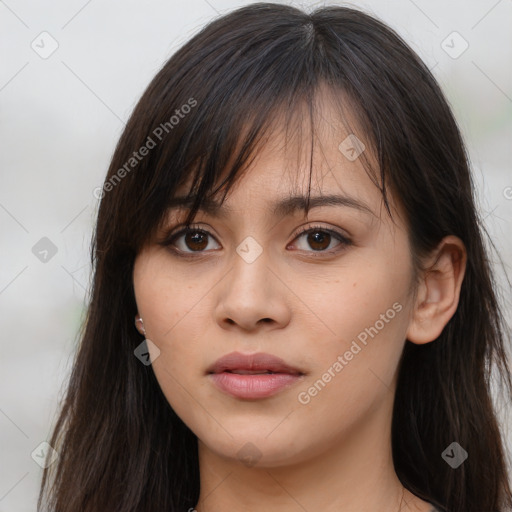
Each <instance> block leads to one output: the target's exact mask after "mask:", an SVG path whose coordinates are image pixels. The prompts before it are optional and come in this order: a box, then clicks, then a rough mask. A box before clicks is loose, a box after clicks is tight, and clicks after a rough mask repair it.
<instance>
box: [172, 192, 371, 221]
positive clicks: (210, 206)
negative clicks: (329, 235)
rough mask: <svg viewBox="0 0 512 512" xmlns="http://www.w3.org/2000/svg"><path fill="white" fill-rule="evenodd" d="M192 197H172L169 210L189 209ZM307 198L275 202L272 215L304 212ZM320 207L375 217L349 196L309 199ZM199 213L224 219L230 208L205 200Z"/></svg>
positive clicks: (312, 203)
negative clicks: (332, 207) (337, 207)
mask: <svg viewBox="0 0 512 512" xmlns="http://www.w3.org/2000/svg"><path fill="white" fill-rule="evenodd" d="M193 202H194V197H191V198H189V197H186V196H178V197H173V198H172V199H171V200H170V201H169V204H168V208H169V210H172V209H175V208H186V209H191V208H192V205H193ZM306 203H307V198H306V197H305V196H291V197H286V198H282V199H279V200H277V201H276V202H274V203H272V205H271V206H272V214H273V215H274V216H276V217H285V216H287V215H291V214H293V213H295V212H297V211H306ZM321 206H344V207H348V208H353V209H356V210H358V211H361V212H363V213H366V214H370V215H372V216H375V213H374V212H373V210H372V209H371V208H370V207H369V206H368V205H366V204H365V203H363V202H361V201H359V200H357V199H355V198H353V197H349V196H342V195H336V194H331V195H324V196H312V197H310V199H309V208H310V209H313V208H318V207H321ZM199 211H202V212H205V213H207V214H208V215H211V216H212V217H218V218H220V217H225V216H226V215H227V214H228V213H230V212H232V211H233V210H232V208H229V207H228V206H225V205H222V204H220V203H219V202H217V201H216V200H215V199H211V198H209V199H205V200H204V202H203V204H202V205H201V206H199Z"/></svg>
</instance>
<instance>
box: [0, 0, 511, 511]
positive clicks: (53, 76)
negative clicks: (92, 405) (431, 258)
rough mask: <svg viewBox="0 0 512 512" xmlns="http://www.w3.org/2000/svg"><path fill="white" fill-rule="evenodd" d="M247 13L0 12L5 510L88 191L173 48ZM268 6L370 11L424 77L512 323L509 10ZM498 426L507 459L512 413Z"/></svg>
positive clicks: (430, 3)
mask: <svg viewBox="0 0 512 512" xmlns="http://www.w3.org/2000/svg"><path fill="white" fill-rule="evenodd" d="M249 3H252V2H249V1H241V0H237V1H235V0H187V2H174V1H173V2H170V1H155V0H153V1H149V2H135V1H132V0H123V1H120V0H112V1H110V2H100V1H97V0H96V1H95V0H88V1H87V0H67V1H64V0H59V1H50V2H36V1H24V2H21V1H18V0H6V1H0V48H1V62H2V65H1V67H0V108H1V111H0V112H1V114H0V145H1V151H0V173H1V186H0V237H1V241H0V251H1V252H0V258H1V263H0V322H1V333H2V337H1V342H0V384H1V385H0V459H1V464H0V512H7V511H9V512H32V511H34V510H35V509H36V508H35V507H36V500H37V495H38V491H39V485H40V479H41V475H42V468H41V467H40V466H39V465H38V463H37V462H36V461H37V460H38V454H39V457H40V456H41V453H43V452H44V450H47V448H46V446H45V445H44V444H41V443H44V442H45V441H46V440H47V439H49V437H50V433H51V430H52V426H53V422H54V421H55V419H56V414H57V408H58V403H59V400H60V399H61V398H62V396H63V393H64V390H65V384H66V381H67V378H68V376H69V371H70V363H71V361H72V357H73V355H74V352H75V350H76V347H77V344H78V337H77V331H78V329H79V326H80V323H81V321H82V320H83V318H84V314H85V307H86V300H87V289H88V286H89V282H90V270H91V269H90V263H89V250H90V248H89V247H90V240H91V235H92V229H93V223H94V219H95V215H96V212H97V206H98V199H97V197H96V196H97V195H98V194H97V193H96V196H95V194H94V190H95V189H96V187H100V186H101V185H102V183H103V180H104V176H105V173H106V171H107V168H108V165H109V161H110V158H111V156H112V153H113V150H114V147H115V144H116V142H117V140H118V138H119V136H120V134H121V132H122V130H123V128H124V124H125V122H126V120H127V119H128V116H129V115H130V113H131V111H132V109H133V107H134V106H135V104H136V102H137V100H138V99H139V97H140V95H141V94H142V92H143V91H144V89H145V87H146V86H147V85H148V83H149V81H150V80H151V79H152V78H153V76H154V75H155V74H156V72H157V71H158V70H159V69H160V67H161V66H162V64H163V63H164V61H165V60H167V59H168V58H169V57H170V56H171V55H172V54H173V53H174V52H175V51H176V49H178V48H179V46H181V45H182V44H183V43H184V42H185V41H187V40H188V39H189V38H190V37H191V36H192V35H193V34H194V33H196V32H197V31H198V30H199V29H200V28H201V27H202V26H203V25H204V24H205V23H207V22H208V21H210V20H211V19H213V18H215V17H216V16H219V15H221V14H224V13H226V12H228V11H230V10H232V9H233V8H236V7H238V6H242V5H247V4H249ZM278 3H286V4H292V5H296V6H299V7H304V8H305V9H307V10H312V9H314V8H315V7H318V6H321V5H331V4H338V5H350V6H353V7H356V8H359V9H362V10H365V11H367V12H369V13H372V14H374V15H377V16H378V17H380V18H381V19H383V20H384V21H385V22H386V23H388V24H389V25H391V26H392V27H393V28H394V29H396V30H397V31H398V33H400V34H401V35H402V36H403V37H404V38H405V40H406V41H407V42H408V43H409V44H410V45H411V46H412V47H413V49H414V50H415V51H416V52H417V53H418V54H419V55H420V56H421V57H422V58H423V60H424V61H425V62H426V63H427V65H428V66H429V67H430V68H431V69H432V71H433V73H434V75H435V76H436V77H437V79H438V81H439V83H440V85H441V86H442V88H443V90H444V91H445V93H446V96H447V98H448V100H449V102H450V104H451V105H452V108H453V110H454V113H455V115H456V117H457V120H458V122H459V125H460V127H461V130H462V132H463V135H464V137H465V140H466V143H467V145H468V149H469V154H470V157H471V162H472V168H473V176H474V182H475V186H476V193H477V200H478V203H479V208H480V211H481V215H482V218H483V219H484V223H485V226H486V228H487V230H488V231H489V234H490V235H491V237H492V240H493V243H494V245H495V247H496V249H497V251H498V253H499V256H500V257H501V260H502V262H500V261H499V257H498V256H497V255H496V254H495V253H492V254H491V256H492V260H493V263H494V264H495V265H496V271H497V273H498V277H499V279H500V283H501V293H502V295H503V299H504V303H503V305H504V308H505V310H506V313H507V319H508V322H509V325H512V314H511V309H512V308H511V290H510V286H509V285H508V284H507V282H506V280H505V276H504V272H503V267H504V268H505V269H506V270H507V272H508V273H509V276H512V274H511V272H510V268H511V262H512V171H511V161H512V73H511V63H512V30H511V27H512V1H511V0H478V1H475V0H471V1H467V0H465V1H462V0H459V1H451V2H446V1H441V0H395V1H386V0H379V1H377V0H367V1H355V2H351V3H346V2H344V3H341V2H329V1H325V2H324V1H317V2H305V1H304V2H292V1H285V2H278ZM502 265H503V266H502ZM502 411H503V412H507V411H506V409H502ZM502 422H503V425H504V428H505V429H506V432H507V441H508V450H509V451H508V453H509V457H510V453H511V452H512V443H511V432H510V431H511V429H510V413H508V416H505V415H503V416H502Z"/></svg>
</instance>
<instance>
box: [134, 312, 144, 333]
mask: <svg viewBox="0 0 512 512" xmlns="http://www.w3.org/2000/svg"><path fill="white" fill-rule="evenodd" d="M137 322H140V328H141V330H142V334H144V337H145V336H146V329H145V328H144V321H143V320H142V317H140V316H139V317H137V318H136V319H135V326H137Z"/></svg>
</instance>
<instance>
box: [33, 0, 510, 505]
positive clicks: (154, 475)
mask: <svg viewBox="0 0 512 512" xmlns="http://www.w3.org/2000/svg"><path fill="white" fill-rule="evenodd" d="M101 196H102V199H101V205H100V209H99V213H98V221H97V227H96V231H95V238H94V244H93V252H92V257H93V263H94V281H93V290H92V296H91V303H90V308H89V314H88V317H87V321H86V323H85V325H84V332H83V336H82V342H81V345H80V348H79V350H78V352H77V356H76V361H75V364H74V368H73V373H72V376H71V380H70V383H69V387H68V392H67V396H66V400H65V402H64V404H63V408H62V411H61V414H60V417H59V419H58V422H57V424H56V426H55V429H54V433H53V436H52V439H51V441H50V444H51V445H52V446H53V447H55V449H56V450H57V451H58V452H59V454H60V457H59V459H58V462H56V463H55V464H54V465H53V466H50V468H49V470H48V471H47V472H45V474H44V476H43V482H42V488H41V495H40V500H39V506H41V505H42V503H43V497H44V491H45V489H46V487H47V486H48V484H49V482H50V481H53V487H52V488H51V489H49V490H48V496H47V503H48V505H49V507H50V508H51V509H52V510H55V511H59V512H60V511H62V512H63V511H74V512H75V511H84V512H85V511H91V512H92V511H93V510H94V511H99V510H101V511H104V510H116V511H123V512H125V511H126V512H127V511H148V512H149V511H156V510H158V511H185V510H189V511H192V510H196V511H198V512H217V511H223V510H251V511H253V512H259V511H261V510H265V511H268V510H272V511H273V510H276V511H277V510H278V511H284V512H288V511H295V510H307V511H313V510H322V511H329V512H330V511H343V512H348V511H350V512H360V511H365V512H367V511H368V512H371V511H377V510H378V511H382V510H386V511H390V512H394V511H399V510H400V511H405V510H407V511H415V512H430V511H432V510H439V511H447V512H477V511H478V512H482V511H486V512H487V511H488V512H491V511H493V512H504V511H505V510H508V508H507V507H510V506H511V505H512V493H511V490H510V486H509V483H508V480H507V469H506V461H505V454H504V450H503V441H502V437H501V433H500V430H499V426H498V422H497V419H496V415H495V411H494V409H493V405H492V402H491V395H490V390H489V372H490V366H489V363H496V368H497V369H498V370H499V371H500V372H501V376H502V379H503V382H504V383H505V385H506V389H507V391H508V392H510V391H511V389H512V383H511V379H510V372H509V366H508V361H507V359H506V354H505V351H504V342H505V339H506V338H505V333H504V329H505V323H504V321H503V316H502V313H501V310H500V306H499V304H498V302H497V298H496V292H495V285H494V281H493V276H492V274H491V270H490V268H489V264H488V259H487V255H486V252H485V249H484V244H483V238H482V234H481V230H480V227H479V222H480V221H479V219H478V217H477V213H476V208H475V204H474V200H473V188H472V182H471V176H470V171H469V168H468V162H467V158H466V155H465V150H464V145H463V141H462V140H461V136H460V133H459V131H458V128H457V125H456V122H455V121H454V119H453V116H452V114H451V112H450V109H449V107H448V105H447V103H446V101H445V99H444V97H443V94H442V92H441V90H440V89H439V87H438V85H437V84H436V81H435V79H434V78H433V76H432V75H431V73H430V72H429V70H428V69H427V68H426V66H425V65H424V64H423V63H422V62H421V61H420V60H419V58H418V57H417V56H416V55H415V54H414V53H413V52H412V50H411V49H410V48H409V47H408V46H407V45H406V44H405V43H404V42H403V41H402V40H401V39H400V38H399V37H398V36H397V35H396V34H395V33H394V32H393V31H392V30H391V29H390V28H388V27H387V26H385V25H384V24H383V23H381V22H380V21H378V20H376V19H375V18H373V17H370V16H368V15H366V14H364V13H362V12H359V11H357V10H354V9H350V8H343V7H329V8H323V9H319V10H317V11H315V12H314V13H312V14H306V13H304V12H302V11H300V10H298V9H296V8H292V7H288V6H282V5H277V4H264V3H259V4H253V5H250V6H247V7H244V8H241V9H238V10H236V11H233V12H231V13H230V14H228V15H226V16H223V17H221V18H219V19H216V20H215V21H213V22H211V23H210V24H209V25H207V26H206V27H205V28H204V29H203V30H202V31H201V32H200V33H199V34H197V35H196V36H194V37H193V38H192V39H191V40H190V41H189V42H188V43H186V44H185V45H184V46H183V47H182V48H181V49H180V50H179V51H178V52H177V53H176V54H175V55H174V56H172V57H171V58H170V59H169V61H168V62H167V63H166V64H165V65H164V67H163V68H162V70H161V71H160V72H159V73H158V74H157V76H156V77H155V78H154V79H153V81H152V82H151V84H150V85H149V87H148V88H147V90H146V91H145V93H144V94H143V96H142V98H141V100H140V101H139V103H138V105H137V106H136V108H135V110H134V112H133V114H132V116H131V118H130V120H129V122H128V124H127V126H126V129H125V131H124V133H123V134H122V136H121V138H120V141H119V143H118V146H117V148H116V151H115V154H114V156H113V158H112V162H111V165H110V169H109V171H108V175H107V178H106V180H105V184H104V186H103V189H102V191H101ZM383 206H384V207H385V208H383ZM193 221H194V222H193ZM134 321H135V326H134Z"/></svg>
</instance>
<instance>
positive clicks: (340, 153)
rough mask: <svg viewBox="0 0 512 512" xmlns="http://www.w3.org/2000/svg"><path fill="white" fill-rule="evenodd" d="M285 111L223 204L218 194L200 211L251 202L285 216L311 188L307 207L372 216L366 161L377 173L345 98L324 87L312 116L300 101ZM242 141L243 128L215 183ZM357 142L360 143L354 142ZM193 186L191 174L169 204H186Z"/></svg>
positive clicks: (222, 211) (225, 210) (223, 211)
mask: <svg viewBox="0 0 512 512" xmlns="http://www.w3.org/2000/svg"><path fill="white" fill-rule="evenodd" d="M285 114H286V112H284V111H280V112H276V116H275V117H274V119H273V120H272V123H271V124H270V126H269V129H268V131H267V132H266V133H265V135H264V137H263V138H262V140H261V141H260V143H259V144H258V145H257V147H255V149H254V153H253V154H252V155H251V157H252V158H251V159H250V162H251V163H250V165H248V166H247V168H246V169H244V171H243V176H241V177H239V178H238V179H237V181H236V182H235V183H234V185H233V186H232V187H231V189H230V190H229V193H228V195H227V197H226V199H225V201H224V203H223V204H222V205H221V204H220V199H221V198H220V197H219V198H218V199H214V198H212V199H210V200H208V201H204V202H203V204H202V207H201V210H202V211H204V212H206V213H208V214H211V215H217V216H222V215H228V214H229V213H230V212H233V211H237V210H238V211H240V209H242V208H243V207H244V206H247V205H249V204H250V205H251V206H252V207H254V206H256V207H258V208H259V206H261V207H263V208H264V209H265V210H266V211H268V212H270V213H271V214H272V215H273V216H284V215H289V214H291V213H295V212H298V211H300V210H303V209H304V207H305V199H304V198H305V196H307V193H308V188H310V189H311V198H312V199H311V201H310V207H313V206H324V205H325V206H327V205H338V206H344V207H347V208H352V209H353V210H354V211H357V212H358V213H361V214H363V213H366V214H373V215H374V216H376V215H377V211H378V210H379V206H378V205H379V204H380V201H381V199H382V197H381V192H380V190H379V189H378V187H377V186H376V185H375V183H374V182H373V181H372V179H371V178H370V176H368V172H367V171H368V166H369V165H370V166H373V167H372V169H373V172H374V173H375V175H377V176H378V173H377V172H375V171H376V169H377V167H376V166H375V158H374V156H373V154H372V148H371V144H370V142H369V141H368V140H367V139H366V136H365V134H364V133H363V131H362V129H361V128H360V126H359V123H358V122H357V120H356V116H355V115H354V114H353V113H352V111H351V109H350V108H349V107H347V105H346V99H345V100H344V98H343V97H342V96H341V94H340V95H338V96H336V94H335V93H333V91H330V90H328V89H325V88H324V89H323V90H320V92H319V93H317V95H316V96H315V99H314V102H313V111H312V112H311V114H312V117H311V118H310V117H309V114H310V113H309V111H308V109H307V107H304V106H303V107H298V108H295V110H294V111H293V112H292V115H291V116H290V117H289V118H286V115H285ZM311 121H312V122H313V125H312V124H311ZM312 127H313V128H312ZM247 129H249V126H248V127H247ZM244 131H245V132H246V131H247V130H244ZM243 141H244V133H243V132H242V133H241V134H240V138H239V141H238V148H237V150H236V151H235V152H234V153H233V155H232V157H231V161H230V162H228V165H227V166H226V169H225V170H224V172H223V173H222V175H221V176H220V177H219V179H218V182H220V181H221V180H222V179H223V178H224V177H225V176H226V175H227V174H228V171H229V169H230V167H231V164H232V162H233V161H235V160H236V157H237V152H238V149H239V148H240V147H241V145H242V144H243ZM355 141H360V143H361V144H360V145H359V146H354V143H355V144H357V142H355ZM310 170H311V179H310ZM194 185H196V184H195V183H193V179H192V176H189V178H188V179H187V181H186V183H184V184H183V185H182V186H180V187H179V189H178V190H177V191H176V193H175V196H174V197H173V198H171V199H170V201H169V207H170V208H172V209H180V210H183V209H188V208H189V207H190V206H191V205H192V203H193V200H191V199H190V198H187V196H188V195H189V194H190V192H191V188H192V187H193V186H194ZM219 196H220V194H219ZM192 199H193V197H192Z"/></svg>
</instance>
